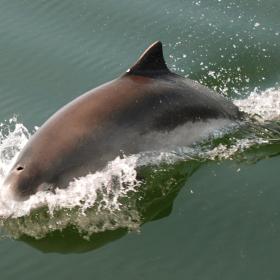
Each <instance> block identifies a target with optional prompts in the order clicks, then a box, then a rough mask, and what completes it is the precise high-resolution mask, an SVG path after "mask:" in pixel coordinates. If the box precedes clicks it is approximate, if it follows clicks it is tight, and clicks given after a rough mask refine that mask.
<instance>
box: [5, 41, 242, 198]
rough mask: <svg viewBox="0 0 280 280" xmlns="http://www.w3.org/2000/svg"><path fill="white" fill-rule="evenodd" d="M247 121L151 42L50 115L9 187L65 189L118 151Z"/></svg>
mask: <svg viewBox="0 0 280 280" xmlns="http://www.w3.org/2000/svg"><path fill="white" fill-rule="evenodd" d="M241 118H242V114H241V112H240V111H239V109H238V108H237V107H236V106H235V105H234V104H233V103H232V102H231V101H230V100H227V99H226V98H224V97H223V96H221V95H219V94H218V93H216V92H214V91H212V90H210V89H208V88H207V87H205V86H202V85H200V84H199V83H198V82H196V81H192V80H190V79H187V78H184V77H182V76H179V75H177V74H175V73H173V72H171V71H170V70H169V69H168V67H167V66H166V63H165V61H164V57H163V51H162V44H161V42H159V41H157V42H155V43H154V44H152V45H151V46H150V47H149V48H148V49H147V50H146V51H145V52H144V53H143V54H142V55H141V57H140V58H139V59H138V60H137V62H136V63H135V64H134V65H133V66H132V67H131V68H130V69H128V70H127V71H126V73H125V74H123V75H122V76H120V77H119V78H117V79H115V80H113V81H110V82H108V83H105V84H103V85H101V86H99V87H97V88H94V89H92V90H90V91H88V92H86V93H84V94H83V95H81V96H79V97H78V98H76V99H74V100H73V101H71V102H70V103H68V104H67V105H65V106H64V107H62V108H61V109H60V110H58V111H57V112H56V113H55V114H54V115H53V116H51V117H50V118H49V119H48V120H47V121H46V122H45V123H44V124H43V125H42V126H41V127H40V128H39V129H38V130H37V131H36V133H35V134H34V135H33V136H32V137H31V138H30V140H29V141H28V143H27V144H26V145H25V147H24V148H23V150H22V151H21V152H20V154H19V156H18V158H17V160H16V162H15V164H14V166H13V167H12V168H11V170H10V172H9V174H8V175H7V177H6V179H5V181H4V185H6V186H7V187H8V188H9V191H10V192H11V194H12V196H13V198H14V199H15V200H26V199H28V198H29V197H30V195H32V194H35V193H36V192H38V191H41V190H48V189H51V188H56V187H66V186H67V185H68V183H69V182H70V181H71V180H73V179H74V178H78V177H80V176H84V175H87V174H88V173H92V172H95V171H97V170H99V169H101V168H103V167H105V166H106V163H108V161H110V160H113V159H114V158H116V157H117V156H118V155H120V153H125V154H127V155H129V154H136V153H139V152H142V151H147V150H160V149H164V148H172V147H175V146H176V145H177V146H178V145H189V144H191V143H192V142H193V141H197V140H199V139H200V138H201V137H203V136H204V135H205V134H207V133H210V132H211V130H213V128H212V126H213V127H222V126H225V125H227V124H228V123H230V122H236V121H238V120H240V119H241Z"/></svg>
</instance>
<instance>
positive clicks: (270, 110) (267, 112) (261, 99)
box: [234, 88, 280, 122]
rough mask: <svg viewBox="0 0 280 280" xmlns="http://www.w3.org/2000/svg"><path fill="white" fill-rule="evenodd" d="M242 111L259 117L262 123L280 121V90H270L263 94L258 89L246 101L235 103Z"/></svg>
mask: <svg viewBox="0 0 280 280" xmlns="http://www.w3.org/2000/svg"><path fill="white" fill-rule="evenodd" d="M234 103H235V105H237V106H238V107H239V108H240V109H241V110H242V111H244V112H246V113H248V114H249V115H251V116H255V117H258V120H259V121H261V122H265V121H273V120H279V118H280V90H279V89H276V88H269V89H267V90H265V91H263V92H259V91H258V90H257V89H256V90H255V91H254V92H252V93H251V94H250V95H249V96H248V97H247V98H246V99H243V100H236V101H234Z"/></svg>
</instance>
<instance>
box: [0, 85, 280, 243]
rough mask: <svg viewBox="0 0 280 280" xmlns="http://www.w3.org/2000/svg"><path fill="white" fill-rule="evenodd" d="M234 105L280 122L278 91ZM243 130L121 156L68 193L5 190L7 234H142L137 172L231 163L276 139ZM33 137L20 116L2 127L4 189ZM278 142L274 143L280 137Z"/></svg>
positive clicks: (0, 220) (2, 211) (0, 196)
mask: <svg viewBox="0 0 280 280" xmlns="http://www.w3.org/2000/svg"><path fill="white" fill-rule="evenodd" d="M234 103H235V104H236V105H237V106H239V108H240V109H241V110H243V111H245V112H246V113H247V114H250V115H251V116H256V115H257V116H258V119H260V120H261V123H265V122H267V121H275V120H279V115H280V91H279V90H278V89H268V90H266V91H264V92H257V91H255V92H253V93H251V94H250V95H249V96H248V97H247V98H246V99H243V100H235V101H234ZM238 130H240V127H238V128H237V127H236V126H234V127H228V128H227V129H222V130H221V129H215V130H214V132H213V133H212V135H211V138H210V140H209V139H208V140H207V141H205V143H206V144H205V143H200V144H196V145H193V146H190V147H177V148H176V149H173V150H172V151H165V152H146V153H142V154H138V155H132V156H127V157H126V156H124V157H122V158H120V157H117V158H115V159H114V160H113V161H111V162H109V163H108V165H107V166H106V168H104V169H103V170H101V171H99V172H96V173H94V174H88V175H87V176H84V177H81V178H78V179H75V180H74V181H72V182H71V183H70V184H69V186H68V188H67V189H57V190H56V191H55V193H48V192H38V193H37V194H35V195H33V196H31V197H30V198H29V199H28V200H26V201H23V202H16V201H12V200H10V199H9V198H8V196H7V190H5V188H4V187H1V189H0V224H1V226H2V231H3V230H4V232H5V233H7V234H8V235H9V236H12V237H14V238H19V237H21V236H22V235H25V236H31V237H33V238H36V239H39V238H42V237H44V236H46V235H48V234H49V233H50V232H55V231H63V230H64V229H65V228H69V227H72V228H75V229H77V230H78V231H79V232H80V233H81V235H82V236H86V237H88V236H90V235H91V234H93V233H98V232H104V231H107V230H116V229H119V228H123V229H127V230H138V229H139V227H140V225H141V224H142V223H143V216H142V213H141V212H140V211H139V202H141V199H142V197H141V195H140V193H141V191H143V189H142V181H140V180H139V178H138V176H137V175H138V174H137V172H138V171H137V170H138V169H139V168H140V167H142V166H151V167H153V166H158V165H160V164H162V163H165V164H167V165H168V166H173V165H175V164H176V162H186V164H188V162H190V161H194V160H195V161H205V160H221V159H231V158H232V157H234V156H235V155H236V154H239V153H242V152H243V151H246V150H247V149H249V148H250V147H252V146H256V145H263V144H268V143H269V141H270V138H271V135H270V134H268V133H264V131H266V130H267V128H265V129H264V128H263V127H261V128H260V131H261V132H260V133H257V131H256V130H250V131H249V132H248V130H246V133H243V134H242V133H241V136H239V137H237V136H236V134H235V132H236V131H238ZM241 130H242V125H241ZM244 131H245V130H244ZM31 134H32V133H30V132H29V131H28V130H27V129H26V128H25V126H24V125H23V124H21V123H19V122H18V121H17V119H16V118H15V117H14V118H12V119H10V120H8V121H7V122H5V123H3V124H0V164H1V165H0V166H1V168H0V185H2V182H3V179H4V177H5V175H6V174H7V172H8V171H9V169H10V167H11V166H12V164H13V163H14V161H15V160H16V157H17V155H18V153H19V152H20V151H21V149H22V148H23V146H24V145H25V144H26V142H27V141H28V139H29V138H30V137H31ZM226 135H229V136H226ZM225 137H227V139H226V140H227V141H225ZM273 138H274V140H275V135H273ZM219 139H220V140H219ZM175 180H176V178H175ZM160 187H162V186H160Z"/></svg>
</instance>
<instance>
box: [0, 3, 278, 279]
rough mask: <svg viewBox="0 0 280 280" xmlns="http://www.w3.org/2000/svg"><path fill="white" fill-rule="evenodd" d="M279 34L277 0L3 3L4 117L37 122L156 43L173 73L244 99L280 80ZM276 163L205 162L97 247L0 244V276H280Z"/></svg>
mask: <svg viewBox="0 0 280 280" xmlns="http://www.w3.org/2000/svg"><path fill="white" fill-rule="evenodd" d="M279 33H280V2H279V0H259V1H257V0H247V1H245V0H243V1H237V0H232V1H230V0H211V1H210V0H209V1H204V0H201V1H193V2H192V1H182V0H181V1H180V0H172V1H171V0H169V1H166V0H153V1H152V0H150V1H146V0H143V1H128V0H126V1H124V0H118V1H116V0H109V1H104V0H103V1H93V0H92V1H90V0H87V1H85V0H80V1H70V0H69V1H66V0H65V1H42V0H34V1H33V0H28V1H23V0H21V1H20V0H12V1H11V0H7V1H3V0H1V1H0V38H1V39H0V97H1V103H0V120H4V119H7V118H9V117H11V116H12V115H13V114H17V115H19V121H21V122H23V123H24V125H25V126H27V127H28V128H30V129H32V128H33V127H34V126H35V125H41V124H42V122H43V121H44V120H45V119H46V118H47V117H48V116H50V115H51V114H52V113H53V112H55V111H56V110H57V109H58V108H60V107H61V106H62V105H63V104H65V103H67V102H68V101H70V100H71V99H73V98H75V97H76V96H78V95H79V94H81V93H83V92H84V91H86V90H88V89H90V88H92V87H94V86H97V85H99V84H101V83H103V82H106V81H108V80H111V79H113V78H115V77H117V76H118V75H120V74H121V73H123V72H124V71H125V70H126V69H127V68H129V66H130V65H131V64H132V63H133V62H134V61H135V59H136V58H137V57H138V56H139V54H140V53H141V52H142V51H143V50H144V49H145V48H146V47H147V46H148V45H149V44H150V43H152V42H153V41H155V40H158V39H160V40H162V41H163V43H164V46H165V47H164V52H165V57H166V60H167V63H168V65H169V66H170V67H171V68H173V69H174V70H175V71H177V72H178V73H182V74H184V75H189V76H190V77H191V78H195V79H197V80H200V81H203V82H204V84H206V85H208V86H211V87H216V88H217V89H223V90H224V92H226V93H228V95H229V96H231V97H236V96H237V94H236V91H234V90H233V88H235V89H236V90H237V91H238V92H239V93H240V94H241V96H239V98H240V97H242V96H246V95H247V94H249V93H250V91H251V90H252V89H253V88H254V87H259V88H261V89H266V88H268V87H271V86H275V85H276V84H277V83H278V82H279V80H280V70H279V65H280V56H279V51H280V46H279V39H280V35H279ZM205 66H207V67H208V68H206V67H205ZM209 70H211V71H216V73H220V74H221V75H220V76H219V78H218V79H213V78H210V77H207V76H206V74H207V73H208V71H209ZM183 71H184V72H183ZM229 78H230V80H228V79H229ZM226 86H228V87H229V89H228V90H226ZM278 166H279V157H273V158H267V159H263V160H261V161H258V162H257V163H255V164H248V163H240V162H234V161H226V162H223V163H216V162H211V163H208V164H206V165H203V166H202V167H201V168H200V169H198V170H197V171H196V172H195V173H194V174H193V176H191V177H190V178H189V180H188V182H186V185H185V187H184V188H183V189H182V190H181V191H180V193H179V195H178V196H177V198H176V200H175V202H174V207H173V211H172V212H171V214H170V215H169V216H168V217H166V218H164V219H161V220H157V221H154V222H151V223H147V224H145V225H144V226H142V228H141V233H139V234H137V233H130V234H128V235H125V236H124V237H123V238H121V239H119V240H117V241H115V242H112V243H110V244H108V245H106V246H104V247H102V248H99V249H98V250H95V251H90V252H87V253H82V254H74V253H73V254H66V255H62V254H59V253H50V254H45V253H42V252H40V251H38V250H36V249H33V248H32V247H30V246H28V245H27V244H25V243H23V242H19V241H14V240H10V239H5V240H2V241H1V242H0V252H1V253H0V254H1V261H0V279H1V280H2V279H19V278H20V279H28V280H30V279H42V280H43V279H192V280H195V279H198V280H204V279H205V280H209V279H215V280H216V279H234V280H235V279H246V280H248V279H254V280H255V279H262V280H263V279H279V277H280V267H279V257H280V250H279V249H280V216H279V214H280V205H279V195H280V189H279V183H278V179H279V174H278ZM238 169H240V171H239V172H237V170H238Z"/></svg>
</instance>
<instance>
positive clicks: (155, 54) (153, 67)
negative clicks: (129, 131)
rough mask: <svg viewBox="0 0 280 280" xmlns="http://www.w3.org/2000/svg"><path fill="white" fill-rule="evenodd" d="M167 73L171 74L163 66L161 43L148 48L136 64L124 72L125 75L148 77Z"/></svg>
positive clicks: (164, 65)
mask: <svg viewBox="0 0 280 280" xmlns="http://www.w3.org/2000/svg"><path fill="white" fill-rule="evenodd" d="M168 73H171V72H170V71H169V69H168V68H167V66H166V64H165V61H164V57H163V52H162V43H161V42H160V41H157V42H155V43H153V44H152V45H151V46H149V47H148V48H147V49H146V50H145V52H144V53H143V54H142V55H141V56H140V58H139V59H138V60H137V61H136V63H135V64H134V65H133V66H132V67H131V68H130V69H128V70H127V71H126V75H138V76H148V77H154V76H160V75H164V74H168Z"/></svg>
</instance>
